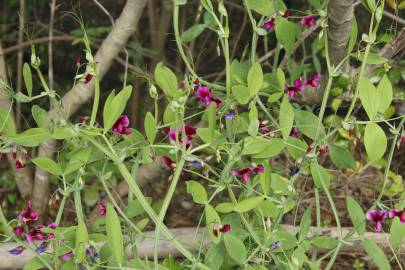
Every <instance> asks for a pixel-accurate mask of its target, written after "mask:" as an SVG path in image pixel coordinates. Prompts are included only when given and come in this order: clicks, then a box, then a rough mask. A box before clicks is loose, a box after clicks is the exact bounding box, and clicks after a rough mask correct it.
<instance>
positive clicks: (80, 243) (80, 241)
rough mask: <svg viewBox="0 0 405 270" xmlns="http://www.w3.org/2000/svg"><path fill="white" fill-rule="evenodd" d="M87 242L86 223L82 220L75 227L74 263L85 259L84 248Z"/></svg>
mask: <svg viewBox="0 0 405 270" xmlns="http://www.w3.org/2000/svg"><path fill="white" fill-rule="evenodd" d="M88 242H89V234H88V232H87V227H86V223H85V222H84V221H83V220H82V221H80V222H79V224H78V225H77V228H76V237H75V263H80V262H83V261H84V260H85V259H86V248H87V244H88Z"/></svg>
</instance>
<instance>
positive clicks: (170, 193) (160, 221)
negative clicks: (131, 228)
mask: <svg viewBox="0 0 405 270" xmlns="http://www.w3.org/2000/svg"><path fill="white" fill-rule="evenodd" d="M184 163H185V160H184V159H183V158H181V159H180V162H179V163H178V164H177V166H176V171H175V172H174V176H173V179H172V181H171V183H170V187H169V190H168V191H167V194H166V196H165V199H164V201H163V205H162V208H161V209H160V212H159V217H158V223H157V224H156V229H155V241H154V248H153V259H154V262H155V269H158V267H159V261H158V249H159V237H160V230H161V225H162V224H164V223H163V221H164V218H165V216H166V212H167V209H168V208H169V205H170V202H171V201H172V198H173V195H174V192H175V191H176V187H177V183H178V181H179V178H180V174H181V171H182V169H183V167H184Z"/></svg>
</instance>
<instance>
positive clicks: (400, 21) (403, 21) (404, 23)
mask: <svg viewBox="0 0 405 270" xmlns="http://www.w3.org/2000/svg"><path fill="white" fill-rule="evenodd" d="M383 14H384V15H385V16H387V17H389V18H391V19H393V20H394V21H396V22H397V23H400V24H402V25H405V20H404V19H402V18H401V17H399V16H397V15H395V14H392V13H390V12H388V11H386V10H384V12H383Z"/></svg>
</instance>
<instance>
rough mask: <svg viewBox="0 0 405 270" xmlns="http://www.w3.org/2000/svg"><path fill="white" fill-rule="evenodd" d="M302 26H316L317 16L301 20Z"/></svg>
mask: <svg viewBox="0 0 405 270" xmlns="http://www.w3.org/2000/svg"><path fill="white" fill-rule="evenodd" d="M301 25H302V26H307V27H311V26H314V25H315V16H306V17H304V18H302V19H301Z"/></svg>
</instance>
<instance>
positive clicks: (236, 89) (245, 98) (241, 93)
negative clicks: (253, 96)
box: [232, 85, 249, 105]
mask: <svg viewBox="0 0 405 270" xmlns="http://www.w3.org/2000/svg"><path fill="white" fill-rule="evenodd" d="M232 93H233V95H234V96H235V98H236V101H238V103H239V104H242V105H245V104H246V103H248V102H249V89H248V88H247V87H246V86H244V85H235V86H233V87H232Z"/></svg>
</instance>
